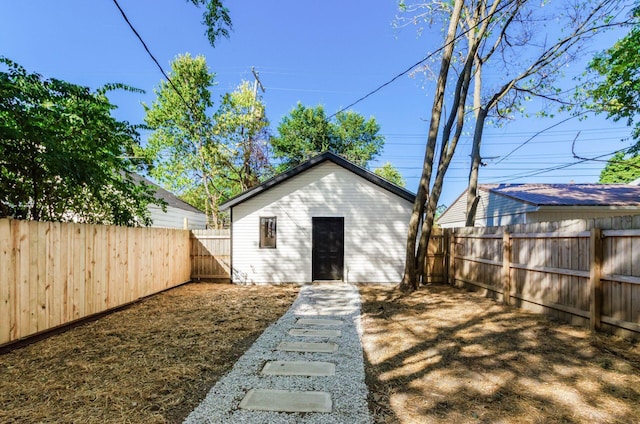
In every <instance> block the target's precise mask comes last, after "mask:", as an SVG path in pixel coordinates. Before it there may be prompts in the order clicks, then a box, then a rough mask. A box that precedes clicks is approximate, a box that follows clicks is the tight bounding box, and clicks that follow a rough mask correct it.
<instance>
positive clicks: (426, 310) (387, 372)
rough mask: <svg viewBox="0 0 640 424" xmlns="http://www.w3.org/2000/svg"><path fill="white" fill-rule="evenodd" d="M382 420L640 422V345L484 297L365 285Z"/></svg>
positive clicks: (373, 391)
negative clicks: (409, 291) (406, 292)
mask: <svg viewBox="0 0 640 424" xmlns="http://www.w3.org/2000/svg"><path fill="white" fill-rule="evenodd" d="M360 291H361V294H362V301H363V305H362V313H363V320H362V321H363V327H364V335H363V346H364V351H365V358H366V360H367V363H366V365H365V366H366V372H367V384H368V386H369V388H370V399H369V401H370V402H369V403H370V406H371V410H372V413H373V414H374V415H375V422H376V423H451V422H455V423H465V422H474V423H477V422H486V423H495V422H503V423H550V422H552V423H553V422H557V423H637V422H640V346H639V345H638V344H633V343H631V342H628V341H625V340H621V339H618V338H615V337H612V336H608V335H604V334H597V335H593V334H591V333H590V332H589V331H588V330H584V329H581V328H576V327H571V326H568V325H564V324H561V323H558V322H555V321H551V320H549V319H548V318H546V317H544V316H540V315H535V314H530V313H526V312H523V311H521V310H519V309H516V308H512V307H505V306H503V305H499V304H497V303H496V302H494V301H493V300H490V299H486V298H484V297H482V296H480V295H478V294H476V293H469V292H466V291H463V290H460V289H456V288H453V287H450V286H445V285H431V286H428V287H426V288H422V289H421V290H419V291H417V292H415V293H412V294H408V295H403V294H401V293H400V292H399V291H396V290H394V289H393V288H389V287H372V286H364V287H361V288H360Z"/></svg>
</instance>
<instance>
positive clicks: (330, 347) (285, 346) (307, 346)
mask: <svg viewBox="0 0 640 424" xmlns="http://www.w3.org/2000/svg"><path fill="white" fill-rule="evenodd" d="M278 350H284V351H287V352H319V353H333V352H335V351H336V350H338V344H337V343H333V342H329V343H305V342H282V343H280V344H279V345H278Z"/></svg>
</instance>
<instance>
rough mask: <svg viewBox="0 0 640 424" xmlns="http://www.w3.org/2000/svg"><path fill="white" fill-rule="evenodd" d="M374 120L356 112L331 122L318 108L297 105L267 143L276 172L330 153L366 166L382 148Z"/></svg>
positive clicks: (381, 139)
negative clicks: (275, 162)
mask: <svg viewBox="0 0 640 424" xmlns="http://www.w3.org/2000/svg"><path fill="white" fill-rule="evenodd" d="M379 131H380V125H378V123H377V122H376V120H375V118H369V119H365V118H364V117H363V116H362V115H360V114H359V113H356V112H352V111H348V112H340V113H338V114H336V117H335V122H331V121H329V120H328V119H327V116H326V114H325V112H324V108H323V107H322V106H316V107H305V106H303V105H302V104H300V103H298V105H297V106H296V108H295V109H293V110H292V111H291V113H290V114H289V116H285V117H284V118H283V119H282V122H280V125H278V135H277V136H276V137H274V138H273V139H272V141H271V145H272V148H273V156H274V158H276V159H278V160H280V162H281V164H280V165H279V167H278V171H284V170H286V169H288V168H291V167H293V166H296V165H298V164H300V163H302V162H304V161H305V160H307V159H309V158H310V157H311V156H314V155H316V154H319V153H322V152H325V151H330V152H333V153H336V154H338V155H340V156H343V157H345V158H346V159H348V160H350V161H352V162H354V163H356V164H358V165H360V166H362V167H367V166H368V164H369V161H371V160H372V159H374V158H375V157H376V156H377V155H378V154H379V153H380V151H381V150H382V147H383V146H384V137H383V136H382V135H380V134H378V132H379Z"/></svg>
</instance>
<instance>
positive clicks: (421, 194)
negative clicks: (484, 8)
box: [399, 0, 464, 291]
mask: <svg viewBox="0 0 640 424" xmlns="http://www.w3.org/2000/svg"><path fill="white" fill-rule="evenodd" d="M463 3H464V1H463V0H456V2H455V4H454V6H453V11H452V13H451V19H450V21H449V28H448V30H447V36H446V38H445V48H444V50H443V54H442V61H441V65H440V74H439V75H438V82H437V84H436V91H435V94H434V98H433V107H432V109H431V122H430V125H429V136H428V139H427V149H426V152H425V158H424V163H423V167H422V175H421V177H420V184H419V186H418V193H417V194H416V200H415V202H414V204H413V211H412V213H411V219H410V221H409V230H408V232H407V251H406V256H405V264H404V275H403V277H402V281H401V282H400V285H399V288H400V290H403V291H413V290H416V289H417V288H418V284H419V281H418V278H417V272H416V241H417V237H418V227H419V224H420V221H421V216H422V211H423V210H424V204H425V200H426V199H427V195H428V191H429V183H430V180H431V172H432V168H433V158H434V154H435V149H436V140H437V139H438V130H439V128H440V117H441V116H442V106H443V103H444V91H445V88H446V86H447V78H448V76H449V67H450V64H451V56H452V54H453V48H454V44H455V43H454V41H455V36H456V30H457V28H458V23H459V21H460V14H461V11H462V6H463ZM418 263H419V261H418Z"/></svg>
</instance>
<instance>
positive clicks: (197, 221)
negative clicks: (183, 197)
mask: <svg viewBox="0 0 640 424" xmlns="http://www.w3.org/2000/svg"><path fill="white" fill-rule="evenodd" d="M149 213H150V214H151V220H152V221H153V224H152V225H151V226H152V227H159V228H184V219H185V218H187V219H188V224H189V229H190V230H193V229H199V228H206V227H207V219H206V216H205V214H204V213H202V212H193V211H187V210H184V209H180V208H176V207H173V206H167V211H166V212H164V211H163V210H162V209H161V208H160V207H159V206H156V205H149Z"/></svg>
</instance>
